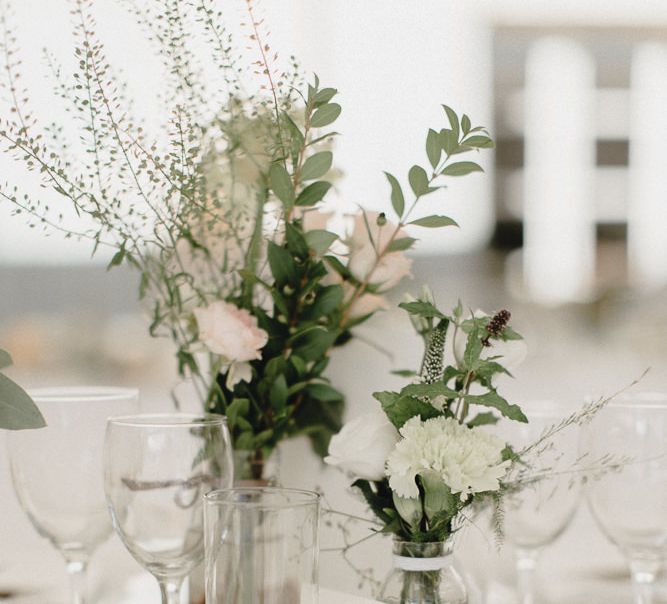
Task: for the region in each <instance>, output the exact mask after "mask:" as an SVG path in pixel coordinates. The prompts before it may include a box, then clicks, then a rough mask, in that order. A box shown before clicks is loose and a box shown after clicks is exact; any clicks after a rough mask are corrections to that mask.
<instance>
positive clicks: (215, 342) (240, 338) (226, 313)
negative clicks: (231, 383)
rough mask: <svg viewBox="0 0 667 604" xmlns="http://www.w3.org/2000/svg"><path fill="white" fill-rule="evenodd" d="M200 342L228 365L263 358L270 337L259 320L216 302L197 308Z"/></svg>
mask: <svg viewBox="0 0 667 604" xmlns="http://www.w3.org/2000/svg"><path fill="white" fill-rule="evenodd" d="M193 312H194V315H195V318H196V319H197V326H198V328H199V339H200V340H201V341H202V343H203V344H204V345H205V346H206V347H207V348H208V349H209V350H210V351H211V352H213V353H215V354H219V355H220V356H221V357H222V358H223V359H224V360H225V361H226V362H227V363H240V362H244V361H252V360H254V359H261V358H262V353H261V349H262V348H264V346H266V343H267V342H268V339H269V336H268V334H267V333H266V332H265V331H264V330H263V329H260V328H259V327H257V317H253V316H252V315H251V314H250V313H249V312H248V311H247V310H245V309H242V308H238V307H236V306H234V305H233V304H229V303H227V302H222V301H218V302H213V303H212V304H210V305H209V306H207V307H206V308H195V309H194V311H193Z"/></svg>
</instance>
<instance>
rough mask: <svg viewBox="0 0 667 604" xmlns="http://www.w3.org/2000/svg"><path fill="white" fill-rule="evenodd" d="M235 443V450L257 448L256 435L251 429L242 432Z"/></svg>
mask: <svg viewBox="0 0 667 604" xmlns="http://www.w3.org/2000/svg"><path fill="white" fill-rule="evenodd" d="M233 445H234V450H243V451H250V450H252V449H254V448H255V437H254V436H253V433H252V432H251V431H248V432H241V434H239V435H238V436H237V438H236V440H235V442H234V443H233Z"/></svg>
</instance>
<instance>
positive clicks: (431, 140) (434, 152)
mask: <svg viewBox="0 0 667 604" xmlns="http://www.w3.org/2000/svg"><path fill="white" fill-rule="evenodd" d="M441 154H442V145H441V144H440V136H439V135H438V133H437V132H436V131H435V130H433V129H432V128H429V131H428V134H427V135H426V155H427V156H428V161H429V162H430V164H431V166H433V168H434V169H435V168H436V167H437V165H438V163H439V162H440V155H441Z"/></svg>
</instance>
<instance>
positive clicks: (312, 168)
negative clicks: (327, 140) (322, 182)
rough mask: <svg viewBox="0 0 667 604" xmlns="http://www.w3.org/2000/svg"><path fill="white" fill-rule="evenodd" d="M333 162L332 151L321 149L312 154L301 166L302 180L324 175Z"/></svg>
mask: <svg viewBox="0 0 667 604" xmlns="http://www.w3.org/2000/svg"><path fill="white" fill-rule="evenodd" d="M332 162H333V153H332V152H331V151H320V152H319V153H315V155H311V156H310V157H309V158H308V159H306V161H305V162H303V166H302V168H301V179H302V180H314V179H315V178H320V177H321V176H324V175H325V174H326V173H327V172H328V171H329V170H330V169H331V164H332Z"/></svg>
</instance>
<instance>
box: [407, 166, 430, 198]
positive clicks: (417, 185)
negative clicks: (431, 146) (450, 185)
mask: <svg viewBox="0 0 667 604" xmlns="http://www.w3.org/2000/svg"><path fill="white" fill-rule="evenodd" d="M408 180H409V181H410V187H412V192H413V193H414V194H415V196H417V197H421V196H422V195H426V194H427V193H429V192H430V189H429V186H428V175H427V174H426V170H424V168H422V167H421V166H412V168H410V172H409V173H408Z"/></svg>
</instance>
